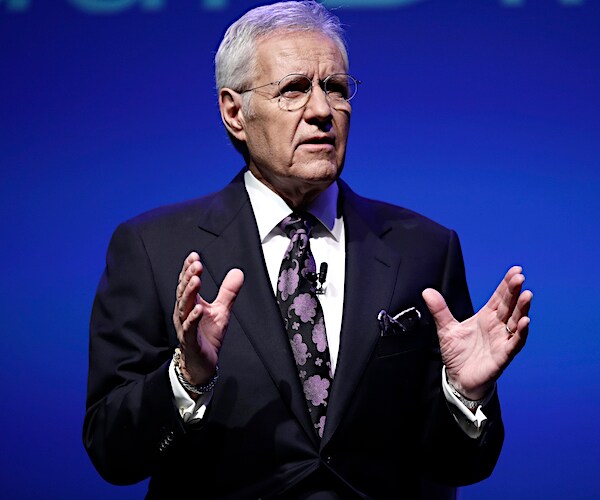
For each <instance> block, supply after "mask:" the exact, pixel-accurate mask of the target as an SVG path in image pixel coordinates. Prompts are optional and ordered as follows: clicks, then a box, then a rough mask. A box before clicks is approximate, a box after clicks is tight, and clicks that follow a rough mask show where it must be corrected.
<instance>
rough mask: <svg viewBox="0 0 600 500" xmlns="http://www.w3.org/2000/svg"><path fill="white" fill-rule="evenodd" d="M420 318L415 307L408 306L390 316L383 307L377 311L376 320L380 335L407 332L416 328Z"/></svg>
mask: <svg viewBox="0 0 600 500" xmlns="http://www.w3.org/2000/svg"><path fill="white" fill-rule="evenodd" d="M420 320H421V313H420V312H419V310H418V309H417V308H416V307H409V308H408V309H405V310H404V311H401V312H399V313H398V314H396V315H395V316H390V315H389V314H388V313H387V312H386V311H385V310H384V309H382V310H381V311H379V314H378V315H377V321H378V322H379V331H380V334H381V336H382V337H386V336H388V335H399V334H400V333H407V332H410V331H412V330H414V329H415V328H416V326H417V325H418V324H419V321H420Z"/></svg>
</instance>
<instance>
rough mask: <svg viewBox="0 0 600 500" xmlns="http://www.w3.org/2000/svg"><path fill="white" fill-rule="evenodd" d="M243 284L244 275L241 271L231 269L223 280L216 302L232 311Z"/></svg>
mask: <svg viewBox="0 0 600 500" xmlns="http://www.w3.org/2000/svg"><path fill="white" fill-rule="evenodd" d="M243 284H244V273H243V272H242V271H241V270H240V269H231V270H230V271H229V272H228V273H227V276H225V278H224V279H223V283H221V288H219V294H218V295H217V299H216V300H215V302H219V303H220V304H223V305H224V306H225V307H226V308H227V309H231V307H232V306H233V302H234V301H235V298H236V297H237V296H238V293H239V291H240V289H241V288H242V285H243Z"/></svg>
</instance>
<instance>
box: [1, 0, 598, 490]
mask: <svg viewBox="0 0 600 500" xmlns="http://www.w3.org/2000/svg"><path fill="white" fill-rule="evenodd" d="M338 4H344V5H345V6H346V7H344V8H341V9H340V10H339V11H338V15H339V16H340V17H341V19H342V21H343V22H344V23H345V24H346V26H347V32H348V38H349V47H350V57H351V73H352V74H354V75H356V76H357V77H358V78H360V79H361V80H363V81H364V84H363V85H362V86H361V88H360V93H359V95H358V96H357V97H356V100H355V101H353V104H354V112H353V123H352V131H351V134H350V135H351V139H350V148H349V152H348V157H347V162H346V169H345V171H344V175H343V176H344V178H345V179H346V180H347V181H348V182H349V183H350V184H351V185H352V186H353V187H354V188H355V190H356V191H358V192H359V193H360V194H363V195H366V196H369V197H376V198H379V199H383V200H387V201H390V202H393V203H396V204H400V205H403V206H407V207H409V208H412V209H414V210H417V211H419V212H421V213H423V214H425V215H427V216H429V217H431V218H433V219H436V220H438V221H439V222H441V223H443V224H445V225H447V226H450V227H452V228H454V229H456V230H457V231H458V233H459V235H460V236H461V240H462V244H463V250H464V253H465V260H466V265H467V270H468V279H469V284H470V287H471V293H472V296H473V300H474V303H475V305H476V307H480V306H481V305H483V304H484V303H485V301H486V300H487V298H488V297H489V295H490V294H491V292H492V291H493V289H494V288H495V286H496V284H497V282H498V281H499V280H500V279H501V277H502V275H503V274H504V272H505V271H506V269H507V268H508V267H509V266H510V265H512V264H515V263H519V264H522V265H523V266H524V268H525V271H526V275H527V283H528V286H530V287H531V288H532V290H533V291H534V295H535V297H534V310H533V313H532V317H533V321H532V326H531V335H530V339H529V342H528V344H527V346H526V348H525V350H524V351H523V352H522V353H521V354H520V355H519V356H518V357H517V358H516V359H515V361H514V362H513V364H512V365H511V366H510V368H509V369H508V370H507V372H506V373H505V374H504V375H503V377H502V379H501V383H500V388H499V390H500V393H501V397H502V400H503V408H504V416H505V422H506V428H507V437H506V442H505V446H504V450H503V453H502V456H501V457H500V461H499V463H498V466H497V468H496V470H495V472H494V474H493V476H492V477H491V478H490V479H489V480H487V481H485V482H483V483H481V484H478V485H475V486H471V487H468V488H464V489H463V490H462V498H463V499H480V498H481V499H505V498H508V497H510V498H517V499H531V498H543V499H551V498H557V499H558V498H571V499H579V498H594V497H597V495H598V491H600V474H598V466H599V465H600V451H599V450H600V433H599V431H598V424H597V423H596V419H597V418H598V415H599V414H600V411H599V410H600V408H599V406H600V404H599V396H598V395H599V394H600V390H599V389H600V387H599V386H600V379H599V366H600V365H599V363H598V361H597V357H598V355H599V349H598V341H597V335H598V328H597V326H596V322H597V321H598V315H599V309H598V304H599V303H600V293H599V285H598V282H599V278H600V271H599V266H598V250H597V249H598V246H599V243H600V239H599V236H598V234H599V232H598V219H599V215H600V202H599V201H598V194H599V193H600V91H599V89H600V64H599V62H600V34H599V28H600V5H599V2H598V1H596V0H587V1H574V0H571V1H568V0H562V1H560V0H537V1H536V0H527V1H526V0H522V1H518V0H468V1H467V0H462V1H459V0H420V1H419V0H404V1H401V0H396V1H394V0H387V1H385V0H382V1H379V2H377V1H371V2H369V1H364V0H363V1H360V0H358V1H357V0H355V1H351V0H348V1H345V2H343V1H339V2H338V1H330V2H328V5H330V6H334V5H338ZM386 4H387V6H386ZM253 5H256V3H253V2H243V1H239V2H238V1H236V2H233V1H225V0H205V1H191V0H189V1H167V0H162V1H161V0H138V1H136V0H104V1H102V0H62V1H60V0H56V1H36V0H29V1H27V0H0V167H1V174H2V177H1V179H2V181H1V184H0V193H1V196H0V204H1V214H2V217H1V219H0V224H1V231H2V244H1V247H0V248H1V250H0V251H1V259H0V263H1V264H0V265H1V266H2V267H1V269H2V271H1V272H2V275H1V276H2V278H1V280H0V283H1V293H2V295H1V309H0V318H1V323H0V324H1V328H2V362H1V363H0V377H1V381H2V385H1V386H2V393H3V394H2V397H1V398H0V404H1V407H0V423H1V426H0V428H1V429H2V430H3V437H2V444H1V446H0V453H1V455H0V458H1V461H2V467H1V469H0V493H1V494H2V497H3V498H102V497H109V498H139V497H141V496H142V494H143V491H144V489H145V487H144V485H138V486H134V487H127V488H120V487H115V486H111V485H108V484H107V483H104V482H103V481H102V480H101V479H100V477H99V476H98V475H97V474H96V472H95V471H94V469H93V468H92V466H91V464H90V462H89V460H88V458H87V456H86V454H85V452H84V450H83V446H82V445H81V439H80V434H81V423H82V419H83V414H84V402H85V390H86V375H87V343H88V340H87V325H88V319H89V313H90V308H91V303H92V300H93V297H94V292H95V287H96V285H97V282H98V279H99V276H100V274H101V272H102V269H103V265H104V263H103V259H104V252H105V250H106V246H107V244H108V240H109V238H110V235H111V233H112V231H113V229H114V228H115V227H116V225H117V224H118V223H119V222H120V221H122V220H124V219H126V218H129V217H132V216H134V215H136V214H138V213H139V212H141V211H144V210H146V209H149V208H152V207H155V206H157V205H163V204H167V203H171V202H174V201H178V200H182V199H187V198H193V197H196V196H200V195H202V194H205V193H208V192H211V191H214V190H216V189H219V188H220V187H222V186H223V185H224V184H225V183H226V182H228V181H229V180H230V178H232V177H233V176H234V174H235V173H236V172H237V171H238V170H239V168H240V167H241V166H242V161H241V158H239V157H238V156H237V154H236V153H235V151H234V149H233V147H232V146H230V144H229V142H228V139H227V136H226V134H225V132H224V130H223V128H222V126H221V124H220V119H219V116H218V109H217V105H216V92H215V90H214V84H213V76H212V58H213V55H214V51H215V50H216V47H217V46H218V43H219V40H220V37H221V36H222V33H223V31H224V29H225V27H226V26H227V25H228V24H229V23H230V22H232V21H233V20H234V19H235V18H237V17H239V15H241V14H242V13H243V12H244V11H245V10H247V8H248V7H250V6H253ZM102 7H103V8H102ZM448 459H449V460H452V456H451V455H450V456H449V457H448Z"/></svg>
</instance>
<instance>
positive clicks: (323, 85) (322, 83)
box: [238, 73, 362, 109]
mask: <svg viewBox="0 0 600 500" xmlns="http://www.w3.org/2000/svg"><path fill="white" fill-rule="evenodd" d="M340 75H342V76H345V77H347V78H350V79H352V80H353V81H354V83H355V84H356V85H355V87H354V93H353V94H352V95H351V96H350V97H348V99H346V98H344V99H341V100H339V101H334V102H350V100H351V99H352V98H353V97H354V96H355V95H356V93H357V92H358V86H359V85H360V84H361V83H362V81H360V80H357V79H356V78H354V77H353V76H352V75H349V74H348V73H332V74H331V75H329V76H327V77H325V78H324V79H322V80H321V79H320V80H319V87H321V90H322V91H323V93H324V94H325V95H326V96H327V99H330V97H329V93H328V92H327V82H328V81H329V80H330V79H331V78H332V77H334V76H340ZM290 76H302V77H304V78H306V79H307V80H308V81H309V82H310V87H309V88H308V91H307V92H306V102H305V103H304V104H302V105H301V106H298V108H296V109H300V108H303V107H304V106H306V104H308V101H309V99H310V95H311V94H312V90H313V87H314V85H313V80H311V79H310V78H309V77H308V76H307V75H303V74H302V73H290V74H289V75H285V76H284V77H282V78H281V79H279V80H276V81H274V82H269V83H265V84H264V85H259V86H258V87H252V88H251V89H246V90H242V91H240V92H238V94H245V93H246V92H252V91H254V90H259V89H262V88H265V87H269V86H270V85H277V92H278V94H279V98H280V99H284V100H285V101H290V99H289V98H288V97H285V96H283V95H281V89H280V88H279V84H280V83H281V82H282V81H283V80H285V79H286V78H289V77H290Z"/></svg>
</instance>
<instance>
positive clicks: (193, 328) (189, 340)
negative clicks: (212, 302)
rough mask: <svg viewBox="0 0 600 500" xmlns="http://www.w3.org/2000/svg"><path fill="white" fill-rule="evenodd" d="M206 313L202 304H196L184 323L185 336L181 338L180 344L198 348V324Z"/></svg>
mask: <svg viewBox="0 0 600 500" xmlns="http://www.w3.org/2000/svg"><path fill="white" fill-rule="evenodd" d="M203 314H204V308H203V307H202V305H201V304H195V305H194V307H193V308H192V310H191V311H190V313H189V314H188V315H187V316H186V318H185V321H184V322H183V324H182V330H183V338H180V339H179V342H180V344H182V346H183V347H184V348H185V347H193V348H198V347H199V345H198V335H197V333H198V324H199V323H200V320H201V319H202V315H203Z"/></svg>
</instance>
